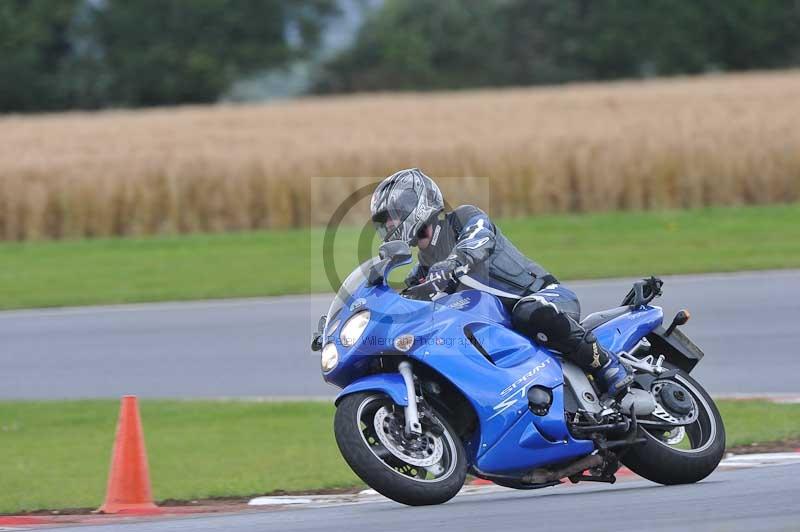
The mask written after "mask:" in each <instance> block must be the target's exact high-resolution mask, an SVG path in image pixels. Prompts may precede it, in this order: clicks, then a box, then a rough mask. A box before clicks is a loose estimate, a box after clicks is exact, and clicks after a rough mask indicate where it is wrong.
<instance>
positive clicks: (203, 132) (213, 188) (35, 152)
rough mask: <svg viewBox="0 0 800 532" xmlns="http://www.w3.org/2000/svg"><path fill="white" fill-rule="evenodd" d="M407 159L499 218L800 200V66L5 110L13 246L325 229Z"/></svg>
mask: <svg viewBox="0 0 800 532" xmlns="http://www.w3.org/2000/svg"><path fill="white" fill-rule="evenodd" d="M409 166H418V167H420V168H422V169H423V170H424V171H425V172H427V173H428V174H429V175H431V176H432V177H436V176H448V177H457V178H460V177H463V178H464V179H465V180H464V181H463V182H461V181H459V180H455V181H454V183H455V184H454V185H453V184H451V185H448V186H446V187H444V188H445V193H446V194H447V193H448V188H449V189H450V191H451V192H452V191H453V190H454V189H459V188H462V186H463V187H464V188H469V183H471V182H472V181H470V180H469V178H480V177H486V178H488V179H489V181H488V183H489V186H490V197H489V198H484V199H485V201H486V202H488V203H489V205H486V207H487V208H488V209H487V210H489V211H490V212H491V213H492V214H494V215H500V216H518V215H527V214H537V213H552V212H566V211H574V212H583V211H606V210H619V209H622V210H625V209H630V210H637V209H660V208H683V207H696V206H703V205H728V204H755V203H774V202H790V201H797V200H799V199H800V71H783V72H774V73H756V74H740V75H715V76H708V77H700V78H676V79H670V80H653V81H646V82H621V83H607V84H599V83H598V84H576V85H566V86H560V87H546V88H519V89H503V90H480V91H458V92H447V93H428V94H421V93H420V94H377V95H357V96H345V97H327V98H306V99H300V100H294V101H287V102H281V103H273V104H265V105H241V106H233V105H217V106H196V107H179V108H169V109H156V110H144V111H104V112H95V113H63V114H53V115H38V116H23V115H5V116H2V117H0V239H5V240H26V239H41V238H74V237H95V236H121V235H143V234H154V233H179V232H202V231H206V232H217V231H231V230H247V229H255V228H283V227H300V226H305V225H309V224H322V223H325V222H326V221H327V218H328V217H329V216H330V212H331V210H332V209H331V205H336V203H337V202H338V201H341V199H342V198H343V197H344V196H345V195H346V194H347V193H348V192H349V191H351V190H352V189H353V187H354V186H356V185H355V184H354V183H362V184H364V183H369V182H370V181H372V180H374V178H375V177H379V176H384V175H387V174H389V173H391V172H392V171H394V170H397V169H399V168H405V167H409ZM337 176H359V177H361V179H360V180H357V181H356V182H354V181H352V180H351V181H347V182H346V183H347V184H345V182H340V181H337V180H335V179H332V178H334V177H337ZM319 177H324V178H327V179H315V178H319ZM449 181H450V182H451V183H453V180H449ZM364 215H366V214H365V213H364Z"/></svg>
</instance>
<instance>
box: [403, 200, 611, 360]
mask: <svg viewBox="0 0 800 532" xmlns="http://www.w3.org/2000/svg"><path fill="white" fill-rule="evenodd" d="M432 230H433V232H432V236H431V241H430V244H429V245H428V247H426V248H425V249H420V250H419V254H418V258H419V262H418V263H417V264H416V265H415V266H414V267H413V268H412V270H411V272H410V273H409V275H408V276H407V278H406V284H407V285H408V286H412V285H415V284H418V283H420V282H422V281H424V280H425V279H426V277H428V276H429V275H430V274H432V273H434V271H435V270H442V271H444V270H450V271H454V272H455V276H454V277H453V280H452V283H451V284H450V290H448V291H450V292H452V291H455V290H466V289H477V290H482V291H484V292H487V293H490V294H493V295H495V296H497V297H498V298H499V299H500V300H501V301H502V302H503V304H504V305H505V306H506V307H507V308H508V309H509V310H510V311H511V316H512V324H513V326H514V328H515V329H516V330H517V331H518V332H520V333H522V334H525V335H527V336H529V337H530V338H534V339H536V341H537V342H539V343H540V344H542V345H544V346H545V347H547V348H549V349H554V350H556V351H559V352H560V353H562V354H563V355H564V356H565V357H567V358H568V359H570V360H572V361H573V362H574V363H575V364H577V365H578V366H580V367H581V368H583V369H584V370H585V371H589V372H593V373H598V372H599V370H600V369H601V368H602V367H603V366H605V365H606V364H607V363H608V362H609V357H610V355H609V354H608V353H607V352H606V351H605V350H604V349H602V348H599V346H598V345H597V343H596V340H595V338H594V335H593V334H592V333H591V332H587V331H586V330H585V329H584V328H583V327H582V326H581V325H580V323H579V321H580V313H581V311H580V303H579V301H578V298H577V296H576V295H575V293H574V292H572V291H571V290H569V289H568V288H567V287H565V286H563V285H561V284H560V283H559V282H558V280H557V279H556V278H555V277H554V276H553V275H552V274H550V273H549V272H548V271H547V270H545V269H544V268H543V267H542V266H541V265H539V264H538V263H536V262H534V261H532V260H530V259H529V258H527V257H525V256H524V255H523V254H522V253H521V252H520V251H519V250H518V249H517V248H516V247H515V246H514V245H513V244H512V243H511V241H509V240H508V238H506V237H505V236H504V235H503V233H502V232H501V231H500V229H499V228H498V227H496V226H495V225H494V224H493V223H492V221H491V220H490V219H489V217H488V216H487V215H486V213H484V212H483V211H482V210H480V209H479V208H477V207H474V206H472V205H462V206H460V207H458V208H456V209H455V210H454V211H453V212H450V213H447V214H446V215H444V216H443V217H441V216H440V217H439V218H438V219H437V220H436V222H435V223H434V224H433V227H432Z"/></svg>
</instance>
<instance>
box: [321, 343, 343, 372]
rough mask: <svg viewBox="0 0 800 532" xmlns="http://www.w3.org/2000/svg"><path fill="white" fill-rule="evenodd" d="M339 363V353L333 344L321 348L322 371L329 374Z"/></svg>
mask: <svg viewBox="0 0 800 532" xmlns="http://www.w3.org/2000/svg"><path fill="white" fill-rule="evenodd" d="M338 363H339V352H338V351H337V350H336V345H335V344H334V343H333V342H330V343H328V345H326V346H325V347H323V348H322V371H324V372H325V373H327V372H329V371H330V370H332V369H333V368H335V367H336V364H338Z"/></svg>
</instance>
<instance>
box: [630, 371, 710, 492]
mask: <svg viewBox="0 0 800 532" xmlns="http://www.w3.org/2000/svg"><path fill="white" fill-rule="evenodd" d="M673 380H674V381H675V382H676V383H677V384H679V385H680V386H682V387H683V388H685V389H686V390H688V391H689V393H690V394H691V395H692V399H693V400H694V402H695V404H696V405H697V407H698V409H699V412H698V417H697V420H696V421H695V422H693V423H692V424H690V425H687V426H686V427H685V428H682V429H675V430H673V431H670V432H664V431H663V430H660V431H659V430H656V429H653V428H650V429H648V428H644V427H643V426H641V425H640V430H639V432H640V435H641V436H643V437H644V438H645V439H646V440H647V443H645V444H643V445H639V446H636V447H633V448H631V449H630V450H628V451H627V452H626V453H625V455H624V456H623V457H622V459H621V461H622V463H623V464H625V465H626V466H628V468H630V469H631V471H633V472H634V473H636V474H638V475H640V476H642V477H644V478H646V479H648V480H651V481H653V482H658V483H659V484H666V485H672V484H691V483H693V482H698V481H700V480H702V479H704V478H706V477H707V476H708V475H710V474H711V473H712V472H713V471H714V470H715V469H716V468H717V465H719V462H720V460H722V457H723V455H724V454H725V426H724V425H723V424H722V416H720V414H719V410H717V406H716V405H715V404H714V401H713V400H712V399H711V397H710V396H709V395H708V393H707V392H706V391H705V390H704V389H703V387H702V386H701V385H700V384H699V383H698V382H697V381H696V380H694V379H693V378H691V377H690V376H689V375H688V374H687V373H685V372H683V371H679V372H678V373H677V374H676V375H675V376H674V377H673Z"/></svg>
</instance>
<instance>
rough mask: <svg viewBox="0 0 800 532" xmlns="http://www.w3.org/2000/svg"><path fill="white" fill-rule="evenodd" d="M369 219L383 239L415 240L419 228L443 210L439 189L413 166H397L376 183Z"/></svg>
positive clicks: (408, 241) (431, 221)
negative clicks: (390, 173) (391, 172)
mask: <svg viewBox="0 0 800 532" xmlns="http://www.w3.org/2000/svg"><path fill="white" fill-rule="evenodd" d="M370 210H371V211H372V221H373V223H374V224H375V228H376V229H377V231H378V234H379V235H380V236H381V238H382V239H383V241H384V242H388V241H390V240H403V241H405V242H406V243H408V244H409V245H412V246H413V245H415V244H416V243H417V234H418V233H419V232H420V230H421V229H422V228H423V227H425V226H426V225H428V224H429V223H433V221H434V220H435V219H436V217H437V216H438V215H439V213H440V212H442V211H443V210H444V200H443V199H442V191H441V190H439V187H438V186H436V183H434V182H433V180H432V179H431V178H430V177H428V176H426V175H425V174H423V173H422V172H421V171H420V170H419V169H417V168H410V169H408V170H400V171H399V172H396V173H394V174H392V175H390V176H389V177H387V178H386V179H384V180H383V181H381V183H380V184H379V185H378V188H376V189H375V192H374V193H373V194H372V202H371V204H370Z"/></svg>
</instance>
